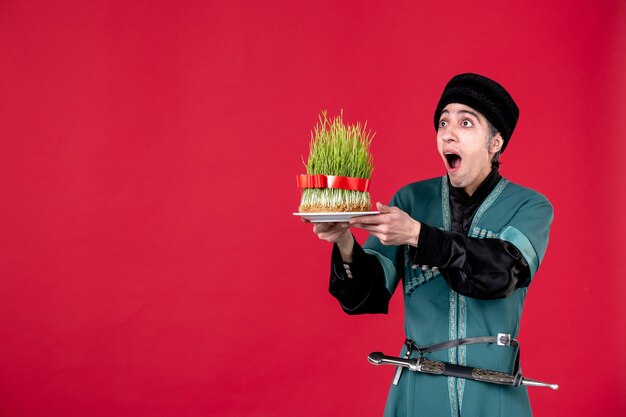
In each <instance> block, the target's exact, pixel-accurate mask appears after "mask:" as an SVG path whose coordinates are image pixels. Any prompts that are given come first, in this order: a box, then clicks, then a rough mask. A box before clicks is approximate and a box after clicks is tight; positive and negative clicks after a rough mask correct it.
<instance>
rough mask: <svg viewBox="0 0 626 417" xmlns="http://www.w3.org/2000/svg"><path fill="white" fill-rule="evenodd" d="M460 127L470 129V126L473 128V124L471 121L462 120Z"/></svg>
mask: <svg viewBox="0 0 626 417" xmlns="http://www.w3.org/2000/svg"><path fill="white" fill-rule="evenodd" d="M461 125H462V126H463V127H472V126H474V124H473V123H472V121H471V120H470V119H464V120H463V121H462V122H461Z"/></svg>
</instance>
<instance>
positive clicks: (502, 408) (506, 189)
mask: <svg viewBox="0 0 626 417" xmlns="http://www.w3.org/2000/svg"><path fill="white" fill-rule="evenodd" d="M448 195H449V194H448V190H447V181H446V178H445V177H444V178H434V179H430V180H426V181H421V182H418V183H413V184H410V185H407V186H406V187H404V188H402V189H401V190H399V191H398V192H397V193H396V195H395V196H394V197H393V199H392V201H391V203H390V205H393V206H397V207H399V208H400V209H402V210H404V211H406V212H407V213H409V214H410V215H411V217H413V218H414V219H417V220H419V221H422V222H424V223H427V224H429V225H431V226H434V227H438V228H441V229H449V227H450V222H449V213H450V210H449V201H448ZM551 221H552V207H551V205H550V203H549V202H548V200H547V199H546V198H545V197H543V196H542V195H541V194H539V193H536V192H534V191H532V190H530V189H527V188H524V187H521V186H519V185H516V184H513V183H510V182H509V181H507V180H506V179H502V180H501V181H500V183H499V184H498V185H497V186H496V187H495V188H494V190H493V191H492V192H491V194H490V195H489V196H488V197H487V198H486V199H485V201H484V202H483V204H482V205H481V207H480V208H479V209H478V211H477V213H476V216H475V217H474V222H473V223H472V226H471V228H470V233H469V235H470V236H474V237H478V238H502V239H503V240H506V241H508V242H510V243H512V244H513V245H515V246H516V247H517V248H518V249H519V250H520V252H521V253H522V255H523V256H524V258H525V259H526V261H527V262H528V264H529V266H530V269H531V274H532V275H533V276H534V273H535V272H536V270H537V268H538V267H539V264H540V263H541V260H542V259H543V256H544V253H545V250H546V247H547V243H548V233H549V228H550V223H551ZM364 248H365V249H366V251H367V252H368V253H373V254H375V255H376V256H377V257H378V258H379V259H380V260H381V263H382V265H383V269H384V271H385V276H386V283H387V288H388V289H389V290H390V292H393V291H394V290H395V288H396V287H397V286H398V285H399V284H400V282H402V288H403V291H402V294H403V296H404V309H405V324H404V327H405V333H406V336H407V337H408V338H410V339H413V340H414V341H415V342H416V343H417V344H418V345H422V346H424V345H430V344H434V343H439V342H443V341H446V340H452V339H457V338H460V337H471V336H491V335H496V334H498V333H510V334H511V335H512V336H513V337H517V335H518V332H519V324H520V318H521V313H522V308H523V305H524V299H525V296H526V292H527V288H522V289H518V290H516V291H515V292H514V293H513V294H511V295H510V296H509V297H507V298H504V299H498V300H487V301H485V300H477V299H473V298H469V297H464V296H462V295H460V294H458V293H456V292H455V291H453V290H451V289H450V288H449V287H448V285H447V284H446V282H445V280H444V279H443V277H442V276H441V274H440V273H439V272H437V271H436V270H435V271H433V270H426V271H423V270H421V269H412V268H411V262H410V260H409V259H408V251H407V250H406V247H399V246H385V245H383V244H381V243H380V241H379V240H378V239H377V238H375V237H370V238H369V239H368V240H367V242H366V243H365V245H364ZM399 263H400V264H399ZM399 343H401V340H400V338H399ZM404 353H405V350H404V349H402V351H401V352H400V354H401V355H404ZM513 354H514V350H513V349H512V348H508V347H501V346H496V345H487V344H479V345H469V346H462V347H457V348H454V349H449V350H448V351H439V352H433V353H431V354H429V358H431V359H434V360H441V361H448V362H452V363H459V364H463V365H468V366H474V367H481V368H486V369H492V370H498V371H502V372H511V369H512V365H513V359H514V358H513ZM459 415H462V416H480V417H490V416H507V417H525V416H530V415H531V411H530V404H529V400H528V394H527V390H526V388H524V387H506V386H498V385H491V384H485V383H478V382H474V381H466V380H463V379H457V378H447V377H440V376H431V375H426V374H420V373H416V372H409V371H403V373H402V377H401V378H400V383H399V385H397V386H394V385H392V386H391V389H390V392H389V397H388V399H387V406H386V409H385V416H428V417H438V416H442V417H448V416H451V417H457V416H459Z"/></svg>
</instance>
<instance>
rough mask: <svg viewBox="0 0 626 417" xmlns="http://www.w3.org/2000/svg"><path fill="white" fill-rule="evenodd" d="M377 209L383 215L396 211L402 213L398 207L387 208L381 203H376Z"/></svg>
mask: <svg viewBox="0 0 626 417" xmlns="http://www.w3.org/2000/svg"><path fill="white" fill-rule="evenodd" d="M376 209H377V210H378V211H380V212H381V213H393V212H396V211H400V209H399V208H398V207H391V206H386V205H384V204H383V203H381V202H380V201H379V202H377V203H376Z"/></svg>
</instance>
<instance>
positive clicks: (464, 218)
mask: <svg viewBox="0 0 626 417" xmlns="http://www.w3.org/2000/svg"><path fill="white" fill-rule="evenodd" d="M501 179H502V176H501V175H500V173H499V172H498V170H497V169H493V170H491V172H490V173H489V175H488V176H487V178H485V179H484V180H483V182H482V183H481V184H480V186H478V188H477V189H476V191H475V192H474V194H472V195H471V196H468V195H467V193H466V192H465V191H464V190H463V188H457V187H453V186H452V183H450V179H448V189H449V190H450V223H451V224H450V226H451V230H453V231H455V232H462V233H465V234H467V233H468V232H469V229H470V226H471V224H472V220H473V219H474V215H475V214H476V211H478V207H480V205H481V204H482V202H483V200H484V199H485V198H487V196H488V195H489V193H490V192H491V191H492V190H493V189H494V188H495V187H496V185H498V182H500V180H501Z"/></svg>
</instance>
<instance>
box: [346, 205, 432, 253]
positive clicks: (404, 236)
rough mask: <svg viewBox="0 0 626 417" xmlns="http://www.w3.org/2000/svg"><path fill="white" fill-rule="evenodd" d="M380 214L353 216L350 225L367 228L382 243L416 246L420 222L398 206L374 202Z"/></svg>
mask: <svg viewBox="0 0 626 417" xmlns="http://www.w3.org/2000/svg"><path fill="white" fill-rule="evenodd" d="M376 208H377V209H378V211H380V214H376V215H373V216H362V217H353V218H352V219H350V226H351V227H357V228H359V229H363V230H367V231H368V232H369V233H370V234H372V235H374V236H376V237H377V238H378V239H379V240H380V242H381V243H382V244H383V245H413V246H417V240H418V239H419V235H420V230H421V224H420V222H418V221H417V220H415V219H413V218H411V216H409V215H408V214H407V213H406V212H404V211H402V210H400V209H399V208H398V207H389V206H386V205H384V204H381V203H376Z"/></svg>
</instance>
